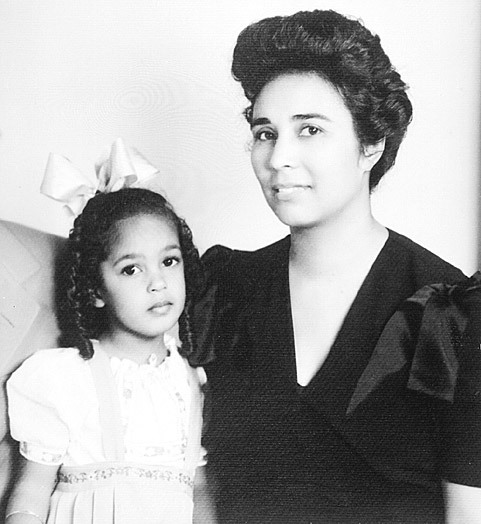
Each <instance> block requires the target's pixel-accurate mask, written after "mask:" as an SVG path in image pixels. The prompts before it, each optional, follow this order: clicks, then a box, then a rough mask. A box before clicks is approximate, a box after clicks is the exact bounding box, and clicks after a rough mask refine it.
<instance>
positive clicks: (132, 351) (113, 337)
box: [99, 331, 168, 364]
mask: <svg viewBox="0 0 481 524" xmlns="http://www.w3.org/2000/svg"><path fill="white" fill-rule="evenodd" d="M99 342H100V345H101V346H102V349H103V350H104V351H105V352H106V353H107V354H108V355H109V356H111V357H118V358H120V359H123V358H127V359H129V360H132V361H133V362H136V363H137V364H145V363H146V362H147V360H148V358H149V357H150V356H151V355H152V354H154V355H156V356H157V358H158V360H159V362H162V361H163V360H164V359H165V357H166V356H167V354H168V349H167V346H166V345H165V342H164V336H163V335H162V336H159V337H157V338H152V339H139V338H138V337H135V336H133V335H131V334H130V333H125V332H117V331H112V332H107V333H104V334H103V335H101V336H100V337H99Z"/></svg>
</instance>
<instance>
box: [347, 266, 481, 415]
mask: <svg viewBox="0 0 481 524" xmlns="http://www.w3.org/2000/svg"><path fill="white" fill-rule="evenodd" d="M480 341H481V272H477V273H475V274H474V275H473V276H472V277H470V278H467V279H465V280H462V281H460V282H459V283H457V284H454V285H448V284H433V285H429V286H425V287H423V288H422V289H420V290H419V291H418V292H417V293H415V294H414V295H413V296H412V297H410V298H409V299H407V300H406V301H405V302H404V303H403V304H402V305H401V307H400V308H399V309H398V310H397V311H396V313H395V314H394V315H393V316H392V317H391V319H390V320H389V322H388V323H387V324H386V327H385V328H384V330H383V333H382V335H381V337H380V338H379V341H378V343H377V345H376V347H375V349H374V351H373V354H372V356H371V359H370V361H369V363H368V365H367V367H366V369H365V370H364V372H363V374H362V375H361V377H360V379H359V381H358V383H357V386H356V389H355V391H354V394H353V396H352V397H351V401H350V404H349V407H348V410H347V414H348V415H350V414H352V413H353V412H354V411H355V410H356V409H357V408H358V407H359V405H360V404H362V403H363V402H364V401H365V400H366V399H367V398H368V396H369V395H370V394H372V393H373V392H374V391H376V389H378V387H379V386H380V385H381V383H382V382H383V381H384V380H385V379H386V377H387V376H388V375H391V374H395V373H398V372H399V371H401V369H403V368H405V367H407V366H408V367H409V378H408V381H407V388H408V389H410V390H412V391H417V392H420V393H424V394H426V395H429V396H431V397H435V398H437V399H439V400H441V401H446V402H448V403H453V401H454V397H455V395H456V391H457V389H458V377H459V375H460V370H461V368H462V369H463V370H466V371H463V380H464V381H468V382H470V384H471V386H473V388H474V389H473V392H472V393H471V395H474V394H476V391H478V392H479V387H480V386H481V383H480V384H479V385H477V381H478V380H479V374H478V373H477V369H478V367H479V363H478V360H479V353H480V352H479V343H480ZM473 345H474V348H473ZM468 370H470V371H468Z"/></svg>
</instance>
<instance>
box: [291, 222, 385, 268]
mask: <svg viewBox="0 0 481 524" xmlns="http://www.w3.org/2000/svg"><path fill="white" fill-rule="evenodd" d="M387 237H388V231H387V229H386V228H385V227H384V226H382V225H381V224H380V223H379V222H377V221H376V220H374V218H373V217H372V215H369V216H368V217H365V218H364V219H360V220H358V221H357V222H350V223H347V224H339V223H335V224H322V225H320V226H318V227H312V228H299V229H297V228H292V229H291V248H290V254H289V264H290V268H291V270H294V271H296V272H298V273H300V274H304V275H305V276H310V277H313V278H315V277H316V276H319V277H322V276H326V277H335V276H336V275H342V274H345V273H349V272H353V271H355V270H356V268H357V267H359V266H362V265H365V264H368V265H369V267H370V265H372V263H373V262H374V260H375V258H376V257H377V255H378V254H379V252H380V251H381V249H382V247H383V246H384V244H385V242H386V240H387Z"/></svg>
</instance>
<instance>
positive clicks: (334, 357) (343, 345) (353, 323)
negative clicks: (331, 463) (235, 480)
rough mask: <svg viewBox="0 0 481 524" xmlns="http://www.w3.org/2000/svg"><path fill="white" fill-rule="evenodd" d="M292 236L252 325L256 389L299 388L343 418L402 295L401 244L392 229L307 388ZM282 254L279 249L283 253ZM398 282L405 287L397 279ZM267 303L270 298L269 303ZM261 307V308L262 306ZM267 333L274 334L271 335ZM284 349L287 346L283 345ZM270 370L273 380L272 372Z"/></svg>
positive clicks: (304, 395) (273, 268)
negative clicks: (301, 374)
mask: <svg viewBox="0 0 481 524" xmlns="http://www.w3.org/2000/svg"><path fill="white" fill-rule="evenodd" d="M289 244H290V242H289V240H288V239H286V243H285V245H284V248H286V249H285V250H282V252H281V253H280V254H281V256H280V257H279V258H276V259H275V260H273V261H272V266H271V268H270V273H269V278H271V279H272V282H271V284H272V285H271V286H267V287H268V288H269V291H268V292H267V294H266V295H262V296H259V297H258V298H259V300H261V301H262V302H260V303H259V305H258V308H263V309H264V311H263V314H262V316H261V318H259V317H258V316H256V317H255V318H253V319H252V324H251V328H252V329H253V336H254V337H255V340H256V345H257V346H258V348H257V350H256V351H255V355H254V359H255V362H254V363H253V366H254V367H253V369H254V375H255V377H256V378H255V384H254V387H255V388H256V389H259V388H260V389H263V388H265V387H269V388H272V387H275V389H276V391H278V393H279V394H281V393H282V392H286V390H288V391H290V392H291V393H290V394H292V393H293V392H296V393H297V394H298V395H300V396H301V397H302V398H303V399H305V400H307V401H312V402H313V403H316V404H317V405H318V406H320V407H321V408H323V410H324V411H326V412H328V413H329V414H330V417H331V419H336V420H338V421H340V420H341V419H342V417H344V414H345V411H346V408H347V406H348V404H349V400H350V398H351V395H352V392H353V390H354V388H355V386H356V384H357V381H358V379H359V377H360V375H361V374H362V372H363V370H364V368H365V367H366V365H367V363H368V361H369V358H370V356H371V354H372V351H373V349H374V347H375V345H376V343H377V340H378V338H379V335H380V333H381V331H382V328H383V327H384V324H385V322H386V311H388V310H389V311H390V310H391V309H392V308H393V307H395V306H396V304H397V302H398V300H399V295H398V293H396V292H394V293H393V289H392V284H391V283H392V282H393V279H392V275H393V271H394V270H395V267H394V266H393V264H392V260H393V257H395V253H396V249H397V247H396V246H397V244H396V242H395V237H394V235H393V232H392V231H389V236H388V238H387V240H386V242H385V244H384V246H383V247H382V248H381V250H380V252H379V254H378V255H377V257H376V259H375V260H374V262H373V264H372V266H371V269H370V270H369V272H368V274H367V275H366V278H365V279H364V281H363V283H362V284H361V287H360V289H359V291H358V293H357V295H356V297H355V299H354V301H353V303H352V304H351V307H350V308H349V311H348V313H347V315H346V317H345V319H344V321H343V323H342V326H341V328H340V330H339V332H338V334H337V336H336V339H335V341H334V343H333V345H332V347H331V349H330V351H329V354H328V355H327V357H326V359H325V361H324V363H323V365H322V366H321V367H320V369H319V370H318V371H317V373H316V374H315V375H314V376H313V378H312V379H311V381H310V382H309V383H308V384H307V385H306V386H304V387H302V388H299V386H298V383H297V370H296V356H295V340H294V328H293V319H292V310H291V303H290V293H289V264H288V255H289ZM277 254H278V255H279V252H278V253H277ZM394 285H395V286H397V285H402V284H401V283H399V284H397V283H394ZM266 300H267V302H264V301H266ZM257 311H258V309H257ZM266 334H269V337H267V338H266ZM282 348H284V349H282ZM268 369H270V373H269V381H268V383H269V384H267V383H266V378H267V377H266V373H267V370H268Z"/></svg>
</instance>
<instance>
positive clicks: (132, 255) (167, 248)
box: [113, 244, 181, 266]
mask: <svg viewBox="0 0 481 524" xmlns="http://www.w3.org/2000/svg"><path fill="white" fill-rule="evenodd" d="M175 250H178V251H180V250H181V249H180V246H179V244H169V245H167V246H165V247H164V248H163V250H162V251H164V252H168V251H175ZM136 258H144V256H143V255H142V254H140V253H126V254H125V255H122V256H120V257H119V258H117V259H116V260H114V263H113V265H114V266H116V265H117V264H119V263H121V262H124V261H125V260H132V259H136Z"/></svg>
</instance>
